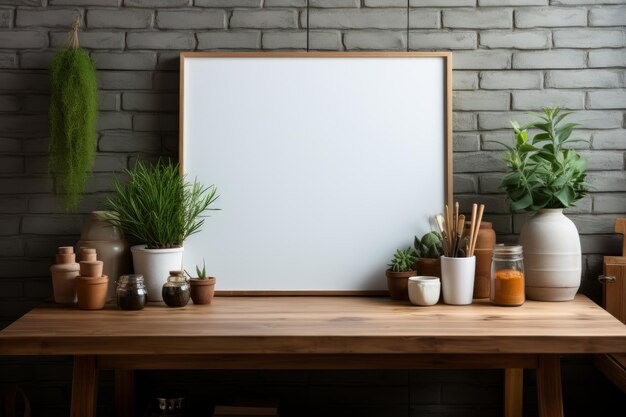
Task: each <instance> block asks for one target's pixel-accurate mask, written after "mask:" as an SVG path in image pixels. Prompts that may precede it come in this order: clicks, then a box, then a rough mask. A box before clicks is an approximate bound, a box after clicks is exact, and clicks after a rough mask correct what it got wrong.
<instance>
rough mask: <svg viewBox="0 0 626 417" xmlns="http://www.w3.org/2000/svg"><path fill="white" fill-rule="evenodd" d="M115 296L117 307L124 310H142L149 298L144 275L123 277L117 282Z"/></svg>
mask: <svg viewBox="0 0 626 417" xmlns="http://www.w3.org/2000/svg"><path fill="white" fill-rule="evenodd" d="M115 294H116V296H117V306H118V307H119V308H121V309H122V310H142V309H143V307H144V306H145V305H146V300H147V298H148V292H147V291H146V287H145V286H144V284H143V275H139V274H133V275H122V276H121V277H120V279H119V280H118V281H117V288H116V290H115Z"/></svg>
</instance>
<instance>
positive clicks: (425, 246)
mask: <svg viewBox="0 0 626 417" xmlns="http://www.w3.org/2000/svg"><path fill="white" fill-rule="evenodd" d="M413 247H414V248H415V252H414V254H415V256H416V257H417V258H439V257H440V256H442V255H443V237H441V234H439V232H429V233H426V234H425V235H424V236H422V239H419V238H418V237H417V236H415V240H414V241H413Z"/></svg>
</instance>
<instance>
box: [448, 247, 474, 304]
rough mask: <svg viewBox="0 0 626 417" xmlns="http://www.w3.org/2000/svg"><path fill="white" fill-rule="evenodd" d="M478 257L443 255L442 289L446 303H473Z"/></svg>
mask: <svg viewBox="0 0 626 417" xmlns="http://www.w3.org/2000/svg"><path fill="white" fill-rule="evenodd" d="M475 268H476V257H475V256H470V257H468V258H448V257H447V256H442V257H441V291H442V293H443V302H444V303H446V304H454V305H466V304H472V296H473V294H474V273H475Z"/></svg>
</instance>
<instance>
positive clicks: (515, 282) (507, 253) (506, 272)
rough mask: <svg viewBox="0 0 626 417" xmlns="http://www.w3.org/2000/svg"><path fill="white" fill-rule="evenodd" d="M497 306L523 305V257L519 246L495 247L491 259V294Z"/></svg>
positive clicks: (491, 298) (492, 300)
mask: <svg viewBox="0 0 626 417" xmlns="http://www.w3.org/2000/svg"><path fill="white" fill-rule="evenodd" d="M489 299H490V300H491V302H492V303H494V304H496V305H499V306H520V305H522V304H524V301H525V297H524V256H523V254H522V247H521V246H519V245H510V246H507V245H496V246H495V247H494V248H493V256H492V258H491V294H490V297H489Z"/></svg>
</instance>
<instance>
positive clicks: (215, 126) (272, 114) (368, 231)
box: [181, 55, 447, 291]
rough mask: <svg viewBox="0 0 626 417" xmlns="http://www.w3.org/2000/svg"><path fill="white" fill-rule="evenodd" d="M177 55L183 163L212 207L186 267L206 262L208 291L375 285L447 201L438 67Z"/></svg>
mask: <svg viewBox="0 0 626 417" xmlns="http://www.w3.org/2000/svg"><path fill="white" fill-rule="evenodd" d="M181 59H184V60H185V62H184V73H183V74H182V75H181V76H184V78H183V80H184V85H183V89H182V93H184V96H183V103H182V104H183V106H182V109H181V111H182V112H183V115H182V126H181V132H182V133H183V137H182V138H181V139H182V141H183V142H182V143H183V149H182V155H181V157H182V158H181V162H182V164H183V167H184V172H185V174H186V175H187V176H188V179H193V178H194V177H196V178H197V179H198V180H199V181H201V182H202V183H204V184H205V185H210V184H215V185H216V186H217V188H218V193H219V194H220V198H219V199H218V200H217V202H216V205H215V207H219V208H220V209H221V211H217V212H211V213H210V217H208V218H207V219H206V222H205V225H204V227H203V229H202V232H201V233H199V234H197V235H194V236H192V237H190V238H189V239H188V240H187V241H186V242H185V254H184V264H185V268H186V269H187V270H188V271H189V272H191V271H192V270H195V267H194V265H196V264H201V263H202V260H203V259H205V260H206V265H207V272H208V273H209V274H210V275H212V276H215V277H216V278H217V279H218V284H217V289H218V290H228V291H237V290H245V291H320V290H322V291H324V290H329V291H353V290H384V289H386V280H385V273H384V271H385V269H386V264H387V263H388V262H389V260H390V259H391V257H392V255H393V253H394V252H395V250H396V249H397V248H403V247H406V246H408V245H411V244H412V241H413V236H414V235H416V234H422V233H425V232H427V231H429V230H431V226H430V224H429V220H428V218H429V216H432V215H433V214H434V213H437V212H441V210H442V207H443V205H444V203H445V195H446V190H445V181H446V166H445V161H446V155H447V153H446V152H447V150H446V134H445V132H446V125H445V115H446V108H445V91H446V86H445V82H446V80H445V74H446V72H445V60H444V59H442V58H441V57H382V56H379V57H324V56H319V57H316V56H310V57H308V56H307V57H303V56H294V57H273V56H268V57H250V56H248V57H236V56H226V57H224V56H221V57H218V56H202V55H199V56H194V55H190V56H181Z"/></svg>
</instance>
